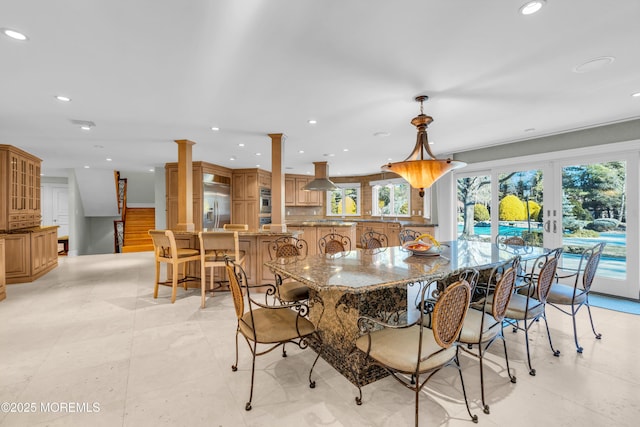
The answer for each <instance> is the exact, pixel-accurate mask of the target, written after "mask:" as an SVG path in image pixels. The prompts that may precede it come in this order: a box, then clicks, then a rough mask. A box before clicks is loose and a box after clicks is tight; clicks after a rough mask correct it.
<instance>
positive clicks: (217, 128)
mask: <svg viewBox="0 0 640 427" xmlns="http://www.w3.org/2000/svg"><path fill="white" fill-rule="evenodd" d="M211 130H212V131H214V132H217V131H219V130H220V128H219V127H215V126H212V127H211Z"/></svg>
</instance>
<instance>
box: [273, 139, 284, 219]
mask: <svg viewBox="0 0 640 427" xmlns="http://www.w3.org/2000/svg"><path fill="white" fill-rule="evenodd" d="M269 137H270V138H271V222H272V223H273V224H284V141H285V139H286V138H287V136H286V135H285V134H282V133H270V134H269Z"/></svg>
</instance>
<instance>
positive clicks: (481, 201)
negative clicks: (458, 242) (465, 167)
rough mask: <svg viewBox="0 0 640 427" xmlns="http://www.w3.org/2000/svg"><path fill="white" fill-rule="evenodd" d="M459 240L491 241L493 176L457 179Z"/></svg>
mask: <svg viewBox="0 0 640 427" xmlns="http://www.w3.org/2000/svg"><path fill="white" fill-rule="evenodd" d="M456 184H457V188H458V203H457V206H458V208H457V215H458V229H457V236H458V239H464V240H483V241H491V240H492V239H491V223H492V221H491V219H492V218H491V176H489V175H473V176H465V177H460V178H458V179H457V182H456Z"/></svg>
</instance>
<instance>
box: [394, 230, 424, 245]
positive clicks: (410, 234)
mask: <svg viewBox="0 0 640 427" xmlns="http://www.w3.org/2000/svg"><path fill="white" fill-rule="evenodd" d="M421 234H422V232H420V231H418V230H412V229H410V228H403V229H402V231H400V233H399V234H398V238H399V239H400V245H404V244H405V243H407V242H412V241H414V240H416V239H417V238H418V236H420V235H421Z"/></svg>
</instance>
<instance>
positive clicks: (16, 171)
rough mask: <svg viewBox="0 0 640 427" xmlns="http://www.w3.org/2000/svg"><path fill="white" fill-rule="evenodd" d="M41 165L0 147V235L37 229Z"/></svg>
mask: <svg viewBox="0 0 640 427" xmlns="http://www.w3.org/2000/svg"><path fill="white" fill-rule="evenodd" d="M41 164H42V160H40V159H39V158H37V157H36V156H34V155H32V154H29V153H27V152H26V151H22V150H20V149H19V148H17V147H14V146H12V145H0V199H1V203H0V231H7V230H18V229H21V228H28V227H37V226H39V225H40V222H41V220H42V215H41V206H40V203H41V200H40V168H41Z"/></svg>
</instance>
